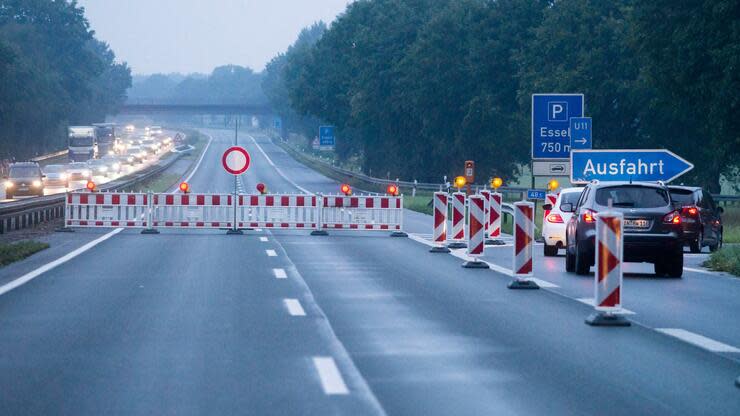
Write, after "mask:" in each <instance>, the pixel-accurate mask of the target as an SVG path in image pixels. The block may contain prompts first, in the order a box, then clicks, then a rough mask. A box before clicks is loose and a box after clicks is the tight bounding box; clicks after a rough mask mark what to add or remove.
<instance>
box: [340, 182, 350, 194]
mask: <svg viewBox="0 0 740 416" xmlns="http://www.w3.org/2000/svg"><path fill="white" fill-rule="evenodd" d="M339 189H340V190H341V191H342V193H343V194H345V195H352V187H350V186H349V185H347V184H346V183H343V184H342V186H341V187H340V188H339Z"/></svg>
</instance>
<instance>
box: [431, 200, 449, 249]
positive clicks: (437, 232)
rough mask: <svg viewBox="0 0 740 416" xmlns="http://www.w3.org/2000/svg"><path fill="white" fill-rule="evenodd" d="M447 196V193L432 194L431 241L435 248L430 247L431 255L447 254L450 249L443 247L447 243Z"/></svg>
mask: <svg viewBox="0 0 740 416" xmlns="http://www.w3.org/2000/svg"><path fill="white" fill-rule="evenodd" d="M448 202H449V195H448V194H447V192H435V193H434V203H433V206H434V230H433V231H432V239H433V240H434V244H435V246H434V247H432V249H431V250H429V251H431V252H432V253H449V252H450V249H449V248H447V247H445V244H446V243H447V213H448V209H449V206H448Z"/></svg>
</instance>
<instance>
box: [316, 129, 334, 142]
mask: <svg viewBox="0 0 740 416" xmlns="http://www.w3.org/2000/svg"><path fill="white" fill-rule="evenodd" d="M334 144H335V138H334V126H320V127H319V146H321V147H334Z"/></svg>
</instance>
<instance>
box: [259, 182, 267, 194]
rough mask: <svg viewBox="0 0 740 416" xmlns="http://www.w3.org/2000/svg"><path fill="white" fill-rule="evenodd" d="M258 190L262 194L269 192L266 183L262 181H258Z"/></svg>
mask: <svg viewBox="0 0 740 416" xmlns="http://www.w3.org/2000/svg"><path fill="white" fill-rule="evenodd" d="M257 192H259V193H260V194H262V195H264V194H266V193H267V186H266V185H265V184H264V183H262V182H260V183H258V184H257Z"/></svg>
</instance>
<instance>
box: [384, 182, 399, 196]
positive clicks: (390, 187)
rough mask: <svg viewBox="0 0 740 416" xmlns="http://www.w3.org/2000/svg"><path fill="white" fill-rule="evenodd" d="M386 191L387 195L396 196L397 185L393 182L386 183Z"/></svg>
mask: <svg viewBox="0 0 740 416" xmlns="http://www.w3.org/2000/svg"><path fill="white" fill-rule="evenodd" d="M386 193H387V194H388V195H392V196H398V186H396V185H394V184H390V185H388V188H387V189H386Z"/></svg>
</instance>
